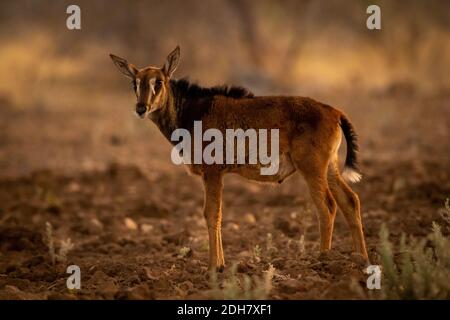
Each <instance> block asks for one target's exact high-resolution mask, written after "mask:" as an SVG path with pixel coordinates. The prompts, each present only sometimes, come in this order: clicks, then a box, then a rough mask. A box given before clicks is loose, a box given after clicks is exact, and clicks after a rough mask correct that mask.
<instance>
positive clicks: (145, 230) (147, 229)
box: [141, 223, 153, 233]
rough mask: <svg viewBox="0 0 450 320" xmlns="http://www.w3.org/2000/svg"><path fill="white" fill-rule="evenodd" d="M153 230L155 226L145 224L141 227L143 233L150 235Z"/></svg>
mask: <svg viewBox="0 0 450 320" xmlns="http://www.w3.org/2000/svg"><path fill="white" fill-rule="evenodd" d="M152 230H153V225H151V224H148V223H144V224H142V225H141V231H142V232H143V233H150V232H151V231H152Z"/></svg>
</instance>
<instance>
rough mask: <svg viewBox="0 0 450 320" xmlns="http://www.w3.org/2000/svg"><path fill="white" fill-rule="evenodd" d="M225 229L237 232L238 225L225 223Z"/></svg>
mask: <svg viewBox="0 0 450 320" xmlns="http://www.w3.org/2000/svg"><path fill="white" fill-rule="evenodd" d="M227 227H228V228H230V229H231V230H233V231H238V230H239V225H238V224H237V223H234V222H229V223H227Z"/></svg>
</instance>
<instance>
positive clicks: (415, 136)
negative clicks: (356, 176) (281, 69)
mask: <svg viewBox="0 0 450 320" xmlns="http://www.w3.org/2000/svg"><path fill="white" fill-rule="evenodd" d="M317 98H318V99H319V100H321V101H324V102H327V103H329V104H332V105H337V106H340V107H341V108H342V109H343V110H344V111H345V112H346V113H347V114H348V115H349V117H350V118H351V119H352V121H353V122H354V124H355V127H356V129H357V131H358V133H359V136H360V143H361V159H362V171H363V175H364V179H363V180H362V181H361V182H360V183H359V184H356V185H354V186H353V187H354V189H355V191H357V192H358V194H359V195H360V198H361V203H362V215H363V220H364V228H365V233H366V238H367V244H368V248H369V251H370V256H371V259H372V262H374V263H376V262H377V261H378V256H377V253H376V249H377V245H378V238H379V236H378V234H379V230H380V226H381V225H382V224H383V223H385V224H387V226H388V227H389V230H390V235H391V239H392V240H393V241H396V240H398V239H399V236H400V235H401V233H402V232H405V233H407V234H411V235H415V236H417V237H423V236H425V235H426V234H427V233H428V232H429V230H430V227H431V223H432V221H439V214H438V209H439V208H441V207H442V206H443V204H444V201H445V199H446V197H448V196H449V195H450V179H449V175H450V170H449V168H450V158H449V155H450V145H449V143H448V140H449V139H448V138H449V128H450V122H449V119H450V106H449V105H448V98H449V95H448V94H443V95H439V96H432V97H426V96H417V95H414V94H411V93H409V92H407V93H406V94H405V93H402V92H400V93H397V92H394V93H392V92H383V93H367V94H358V93H348V94H346V95H345V96H343V95H341V94H332V93H331V94H326V95H325V94H324V95H322V96H320V95H319V96H318V97H317ZM108 99H109V100H107V101H103V100H102V101H101V102H95V103H96V105H95V107H94V106H93V105H86V104H84V103H79V104H78V105H77V106H76V108H64V107H58V103H57V101H56V102H55V106H46V105H33V106H29V107H26V108H23V107H22V108H17V107H16V106H14V105H13V104H12V103H11V102H9V101H7V99H3V100H2V102H1V104H2V105H1V108H0V128H1V133H2V134H1V136H0V175H1V179H0V299H179V298H188V299H194V298H207V299H208V298H213V297H214V294H213V292H212V291H211V280H210V279H209V275H208V272H207V230H206V226H205V223H204V220H203V216H202V212H201V206H202V199H203V195H202V187H201V182H200V181H199V179H198V178H196V177H191V176H189V175H188V174H187V172H186V171H185V170H184V169H183V168H181V167H177V166H175V165H173V164H172V163H171V161H170V146H169V143H168V142H165V141H164V139H163V138H162V136H161V134H159V133H158V132H157V131H156V129H155V127H154V125H153V124H151V123H150V122H149V121H140V120H138V119H135V118H134V116H133V115H132V112H131V111H132V107H131V102H132V97H131V95H130V96H125V97H122V96H118V97H109V98H108ZM75 110H77V111H75ZM341 148H342V149H345V147H344V146H343V147H341ZM314 210H315V209H314V208H313V206H312V203H311V201H310V199H309V195H308V193H307V190H306V186H305V184H304V182H303V181H302V179H301V177H299V176H297V175H296V176H294V177H292V178H290V179H289V180H288V181H286V182H285V183H283V184H282V185H280V186H271V185H262V184H254V183H251V182H249V181H246V180H244V179H242V178H240V177H236V176H229V177H227V178H226V180H225V192H224V218H223V220H224V221H223V242H224V243H223V244H224V250H225V259H226V264H227V268H226V271H225V272H224V273H223V274H220V275H219V279H218V281H219V283H222V282H223V281H225V280H227V279H228V280H229V279H230V278H231V277H232V275H231V272H230V270H232V269H233V268H232V266H233V265H235V266H236V267H235V268H236V276H237V277H238V278H240V279H242V277H243V275H249V276H258V277H261V276H263V275H264V271H265V270H267V269H268V267H269V264H272V265H273V266H274V267H275V269H276V271H275V276H274V279H273V288H272V290H271V292H270V294H269V296H268V297H269V298H271V299H334V298H340V299H348V298H352V299H353V298H354V299H364V298H368V297H369V296H370V295H369V293H368V291H367V289H365V275H364V274H363V273H362V271H361V266H360V265H359V264H358V259H356V258H355V257H354V256H352V255H351V251H352V244H351V239H350V235H349V232H348V229H347V227H346V225H345V221H344V219H343V218H342V215H341V214H340V213H339V214H338V218H337V219H336V225H335V231H334V237H333V250H332V251H331V252H330V254H328V255H326V256H319V254H318V225H317V221H316V218H315V211H314ZM46 222H49V223H50V224H51V226H52V229H53V231H52V235H51V236H52V238H53V239H54V244H55V247H56V248H55V251H56V253H58V252H59V248H60V247H61V241H62V240H66V239H68V238H70V239H71V242H72V243H73V248H72V249H71V250H69V252H68V253H67V255H66V257H60V259H59V260H58V261H56V263H55V264H53V263H52V261H51V255H50V253H49V246H48V236H49V233H48V232H47V231H46ZM301 239H303V240H301ZM255 246H258V247H257V248H259V249H256V250H255ZM186 248H189V249H190V250H189V249H186ZM255 251H256V253H257V254H256V256H255ZM258 253H259V254H258ZM71 264H76V265H78V266H80V268H81V289H80V290H72V291H69V290H68V289H67V287H66V279H67V277H68V276H69V275H68V274H67V273H66V272H65V271H66V267H67V266H68V265H71ZM372 296H373V297H376V293H375V294H372Z"/></svg>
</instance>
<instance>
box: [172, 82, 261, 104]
mask: <svg viewBox="0 0 450 320" xmlns="http://www.w3.org/2000/svg"><path fill="white" fill-rule="evenodd" d="M170 84H171V85H172V87H175V89H176V90H177V91H178V93H181V94H182V95H183V96H185V97H187V98H206V97H213V96H218V95H220V96H225V97H230V98H235V99H240V98H253V97H254V95H253V93H252V92H251V91H250V90H247V89H246V88H243V87H238V86H226V85H224V86H214V87H211V88H205V87H201V86H199V85H198V84H196V83H191V82H189V81H188V80H187V79H185V78H184V79H179V80H170Z"/></svg>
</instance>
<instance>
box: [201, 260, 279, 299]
mask: <svg viewBox="0 0 450 320" xmlns="http://www.w3.org/2000/svg"><path fill="white" fill-rule="evenodd" d="M236 271H237V265H233V266H232V267H231V270H230V271H229V275H228V277H227V279H225V280H224V281H223V282H222V283H221V284H219V280H218V277H217V273H216V272H214V271H212V272H211V274H210V288H211V290H210V297H211V298H212V299H225V300H236V299H237V300H242V299H243V300H247V299H256V300H261V299H267V298H268V296H269V293H270V291H271V290H272V280H273V277H274V275H275V268H274V267H273V266H272V265H271V264H269V267H268V269H267V270H266V271H263V272H264V274H263V275H262V276H253V277H250V276H248V275H246V274H243V275H237V273H236Z"/></svg>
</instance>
